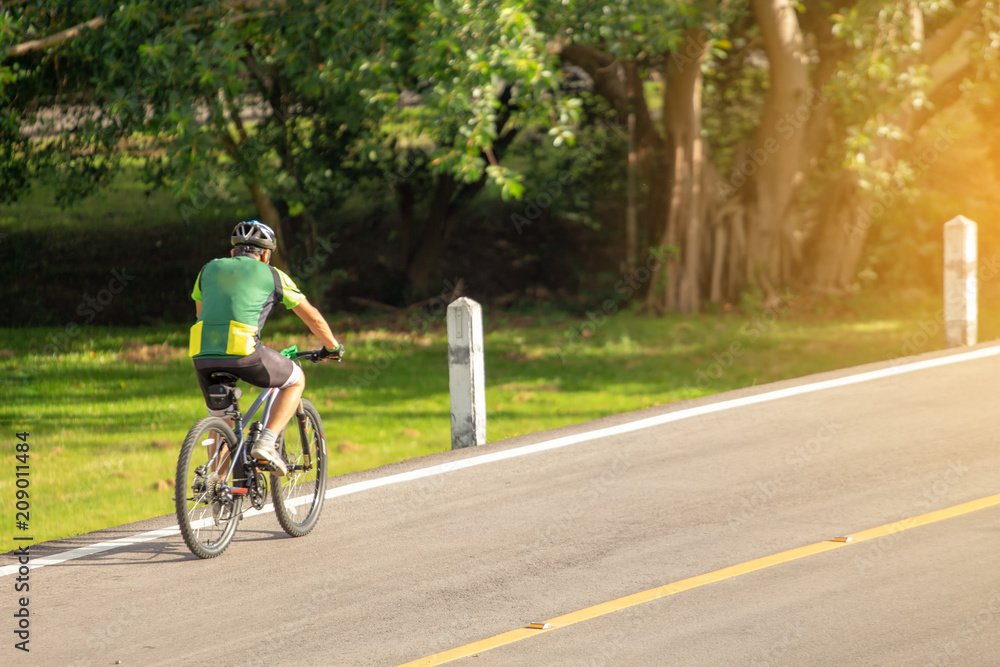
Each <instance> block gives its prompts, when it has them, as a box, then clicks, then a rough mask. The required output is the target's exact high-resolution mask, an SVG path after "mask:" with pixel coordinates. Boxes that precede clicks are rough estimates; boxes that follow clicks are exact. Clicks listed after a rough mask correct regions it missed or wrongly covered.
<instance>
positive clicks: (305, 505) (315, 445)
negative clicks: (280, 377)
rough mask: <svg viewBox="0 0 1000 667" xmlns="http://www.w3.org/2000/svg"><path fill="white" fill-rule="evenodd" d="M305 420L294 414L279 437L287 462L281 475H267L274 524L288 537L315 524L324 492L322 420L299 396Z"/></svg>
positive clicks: (325, 465)
mask: <svg viewBox="0 0 1000 667" xmlns="http://www.w3.org/2000/svg"><path fill="white" fill-rule="evenodd" d="M302 409H303V411H304V413H305V423H304V424H303V425H300V424H299V419H300V417H298V416H296V417H295V418H294V419H293V420H292V422H291V424H290V425H289V427H288V428H286V429H285V432H284V433H283V434H282V438H281V453H282V455H283V456H284V457H285V462H286V463H287V465H288V474H287V475H285V476H284V477H278V476H277V475H271V496H272V499H273V500H274V513H275V514H277V515H278V523H280V524H281V527H282V528H284V529H285V532H286V533H288V534H289V535H291V536H292V537H302V536H303V535H306V534H307V533H309V531H311V530H312V529H313V527H315V526H316V522H317V521H318V520H319V514H320V512H321V511H322V510H323V499H324V494H325V493H326V467H327V460H326V439H325V437H324V435H323V420H322V419H320V417H319V412H317V411H316V408H315V406H313V404H312V403H310V402H309V401H307V400H306V399H302Z"/></svg>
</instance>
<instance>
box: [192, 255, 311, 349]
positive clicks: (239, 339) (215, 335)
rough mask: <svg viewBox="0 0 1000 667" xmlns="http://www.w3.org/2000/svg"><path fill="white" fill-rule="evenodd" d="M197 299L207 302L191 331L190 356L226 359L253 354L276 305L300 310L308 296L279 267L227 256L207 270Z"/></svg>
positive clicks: (194, 292)
mask: <svg viewBox="0 0 1000 667" xmlns="http://www.w3.org/2000/svg"><path fill="white" fill-rule="evenodd" d="M191 298H192V299H194V300H195V301H198V302H200V303H201V314H200V315H199V316H198V321H197V322H196V323H195V324H194V326H193V327H191V340H190V345H189V348H188V355H189V356H191V357H194V358H226V357H244V356H247V355H250V354H253V353H254V352H255V351H256V350H257V346H258V345H260V331H261V329H263V328H264V322H265V321H266V320H267V316H268V315H269V314H270V313H271V309H272V308H273V307H274V305H275V304H276V303H279V302H280V303H282V304H284V306H285V307H286V308H289V309H291V308H295V307H296V306H297V305H298V304H299V303H301V302H302V301H303V299H305V296H304V295H303V294H302V292H301V291H300V290H299V288H298V287H296V285H295V283H294V282H292V279H291V278H289V277H288V276H287V275H286V274H285V273H284V272H283V271H280V270H279V269H276V268H274V267H273V266H270V265H268V264H265V263H263V262H261V261H259V260H257V259H255V258H253V257H225V258H222V259H215V260H212V261H211V262H209V263H208V264H206V265H205V266H204V267H203V268H202V270H201V272H199V274H198V279H197V280H196V281H195V285H194V290H192V292H191Z"/></svg>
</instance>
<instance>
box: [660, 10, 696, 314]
mask: <svg viewBox="0 0 1000 667" xmlns="http://www.w3.org/2000/svg"><path fill="white" fill-rule="evenodd" d="M707 53H708V42H707V41H706V39H705V35H704V33H703V32H702V31H701V30H697V29H692V30H689V31H687V33H686V34H685V39H684V41H683V45H682V46H681V47H680V49H679V50H678V51H676V52H674V53H671V54H669V57H668V58H667V61H666V64H665V65H664V70H665V72H664V79H665V81H666V85H665V87H664V93H663V108H664V112H665V117H664V125H665V128H666V133H667V143H668V145H670V146H671V147H672V149H673V154H674V162H673V169H672V170H671V171H672V174H671V179H670V181H671V195H670V208H669V212H668V213H667V223H666V227H665V229H664V231H663V236H662V238H661V242H660V245H661V246H669V247H672V248H677V249H679V250H680V255H679V256H673V257H671V258H670V259H668V260H667V262H666V266H664V265H662V264H658V265H657V267H656V269H655V270H654V271H653V274H652V279H651V285H652V286H651V289H650V290H649V291H648V292H647V295H646V307H647V308H648V309H651V310H654V311H662V310H679V311H680V312H682V313H691V312H695V311H697V310H698V309H699V308H700V307H701V300H702V295H701V285H700V277H701V250H702V225H703V213H704V206H703V197H704V195H705V193H704V191H703V188H702V184H703V182H704V160H705V154H704V140H703V139H702V136H701V83H702V73H701V65H702V63H703V62H704V60H705V56H706V55H707ZM664 271H665V272H666V276H667V284H666V287H665V290H666V291H665V293H662V292H661V291H660V290H659V289H658V288H657V285H659V284H660V282H661V276H662V274H663V272H664Z"/></svg>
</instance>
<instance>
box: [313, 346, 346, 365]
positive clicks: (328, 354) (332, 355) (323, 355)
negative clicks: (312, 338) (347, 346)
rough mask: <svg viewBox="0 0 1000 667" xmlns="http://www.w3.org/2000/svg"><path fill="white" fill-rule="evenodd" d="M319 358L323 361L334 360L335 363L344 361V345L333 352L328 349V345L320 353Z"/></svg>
mask: <svg viewBox="0 0 1000 667" xmlns="http://www.w3.org/2000/svg"><path fill="white" fill-rule="evenodd" d="M319 358H320V359H322V360H326V359H333V360H335V361H342V360H343V359H344V344H343V343H341V344H340V345H338V346H337V347H335V348H333V349H332V350H328V349H326V345H324V346H323V349H322V350H320V352H319Z"/></svg>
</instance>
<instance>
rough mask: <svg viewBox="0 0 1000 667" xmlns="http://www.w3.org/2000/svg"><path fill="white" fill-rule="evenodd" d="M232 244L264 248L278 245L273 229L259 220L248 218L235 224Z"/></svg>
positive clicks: (274, 247) (268, 248) (267, 248)
mask: <svg viewBox="0 0 1000 667" xmlns="http://www.w3.org/2000/svg"><path fill="white" fill-rule="evenodd" d="M232 242H233V245H253V246H257V247H258V248H263V249H264V250H275V249H277V247H278V242H277V238H276V237H275V235H274V230H273V229H271V228H270V227H268V226H267V225H265V224H264V223H263V222H260V221H259V220H249V221H245V222H241V223H240V224H238V225H236V229H234V230H233V237H232Z"/></svg>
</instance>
